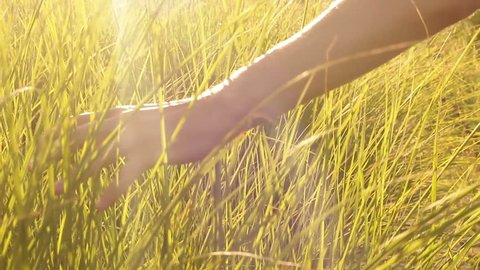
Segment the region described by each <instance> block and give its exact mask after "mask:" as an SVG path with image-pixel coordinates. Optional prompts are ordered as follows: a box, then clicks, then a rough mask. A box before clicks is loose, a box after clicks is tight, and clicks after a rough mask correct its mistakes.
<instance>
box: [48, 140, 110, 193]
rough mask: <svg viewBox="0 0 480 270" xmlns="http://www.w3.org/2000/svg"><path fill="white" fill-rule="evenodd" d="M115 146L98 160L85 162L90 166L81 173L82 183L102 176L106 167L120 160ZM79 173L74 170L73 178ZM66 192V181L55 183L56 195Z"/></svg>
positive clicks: (106, 150) (100, 155)
mask: <svg viewBox="0 0 480 270" xmlns="http://www.w3.org/2000/svg"><path fill="white" fill-rule="evenodd" d="M114 145H115V144H110V145H109V146H108V148H106V149H105V152H103V153H100V154H99V157H97V158H96V159H93V160H92V159H90V158H87V159H85V161H84V164H88V165H89V166H88V167H87V168H86V169H85V171H84V172H80V173H81V175H80V181H82V182H83V181H85V180H87V179H88V178H90V177H92V178H96V177H98V176H99V175H100V172H101V171H102V169H103V168H105V167H106V166H109V165H112V164H113V163H115V161H116V160H117V159H118V156H117V153H116V149H115V147H114ZM78 173H79V170H74V172H73V174H72V175H73V176H74V177H76V176H77V175H78ZM64 192H65V187H64V181H63V180H59V181H57V182H55V195H61V194H63V193H64Z"/></svg>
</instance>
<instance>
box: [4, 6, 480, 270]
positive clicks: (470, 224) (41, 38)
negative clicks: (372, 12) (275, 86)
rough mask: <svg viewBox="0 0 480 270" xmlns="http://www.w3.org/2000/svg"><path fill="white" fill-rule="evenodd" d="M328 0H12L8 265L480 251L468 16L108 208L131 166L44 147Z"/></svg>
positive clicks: (479, 96)
mask: <svg viewBox="0 0 480 270" xmlns="http://www.w3.org/2000/svg"><path fill="white" fill-rule="evenodd" d="M117 2H119V1H117ZM140 2H141V4H140ZM114 3H115V1H114ZM328 4H329V3H328V1H325V2H322V1H308V0H307V1H283V0H275V1H247V0H244V1H241V0H237V1H220V0H218V1H214V0H208V1H207V0H205V1H187V0H184V1H173V0H172V1H163V2H162V1H147V0H146V1H132V3H131V4H130V5H129V6H128V7H126V8H125V7H124V8H122V7H119V6H116V7H114V6H113V5H112V3H111V1H105V0H101V1H96V0H81V1H80V0H72V1H58V0H18V1H6V0H2V1H1V2H0V16H1V18H2V19H1V20H0V93H1V94H0V95H1V97H2V99H1V101H0V114H1V117H0V151H1V152H0V164H1V170H0V179H1V180H0V194H1V196H0V218H1V222H0V239H1V240H0V268H1V269H50V268H53V269H71V268H73V269H117V268H126V269H131V268H133V269H136V268H142V269H260V268H267V267H268V268H276V269H289V268H304V269H391V268H400V269H403V268H412V269H413V268H415V269H458V268H460V269H475V268H479V267H480V244H479V243H480V225H479V224H480V189H479V182H478V181H479V177H480V145H479V143H480V136H479V134H480V133H479V132H478V131H479V127H480V126H479V123H480V107H479V104H480V91H479V90H480V61H479V60H478V59H479V50H478V48H476V46H477V45H478V42H476V41H475V40H476V39H475V37H476V36H478V34H479V33H478V26H477V27H474V26H473V25H472V24H469V23H468V22H463V23H460V24H457V25H456V26H454V27H452V28H449V29H447V30H446V31H444V32H442V33H441V34H439V35H437V36H435V37H434V38H433V39H431V40H429V41H426V42H423V43H422V44H419V45H417V46H416V47H414V48H412V49H411V50H409V51H408V52H406V53H404V54H403V55H402V56H401V57H399V58H397V59H395V60H394V61H392V62H390V63H389V64H387V65H385V66H383V67H382V68H380V69H378V70H376V71H375V72H372V73H370V74H368V75H367V76H364V77H362V78H360V79H358V80H356V81H355V82H353V83H350V84H348V85H346V86H344V87H342V88H340V89H337V90H335V91H332V92H330V93H329V94H328V95H326V96H324V97H321V98H318V99H317V100H314V101H312V102H310V103H308V104H306V105H304V106H302V107H301V108H298V109H296V110H294V111H291V112H290V113H288V114H287V115H285V116H284V117H282V118H281V119H279V120H278V121H276V122H275V123H272V124H270V125H268V126H266V127H264V128H258V129H255V130H252V131H250V132H249V133H248V134H246V135H245V136H243V137H240V138H237V139H236V140H235V141H233V142H232V143H230V144H229V145H228V146H227V147H226V148H225V149H223V150H222V151H220V152H219V153H217V154H215V155H214V156H213V157H212V158H210V159H207V160H204V161H203V162H201V163H199V164H190V165H183V166H161V165H159V166H156V167H155V168H153V169H152V170H150V171H148V172H147V173H146V174H145V175H144V179H143V180H142V181H138V182H137V183H136V184H135V185H134V187H133V188H132V189H131V193H129V195H128V196H126V197H124V198H123V199H122V200H121V201H120V202H119V203H117V204H116V206H115V207H113V208H111V209H109V210H107V211H105V212H97V211H95V210H93V204H94V201H95V198H97V196H98V195H99V194H100V192H101V191H102V187H104V186H105V185H106V184H107V183H108V182H109V181H110V179H112V178H115V177H116V176H117V171H118V170H117V169H118V166H121V164H117V165H116V166H113V167H111V168H107V169H106V170H104V171H103V173H102V175H101V177H100V179H90V180H88V181H87V182H86V183H80V182H79V181H78V178H79V176H78V175H76V174H74V173H72V171H73V168H84V167H85V166H88V164H82V157H84V156H85V155H86V153H85V152H86V151H88V149H85V150H84V151H83V152H82V153H79V154H78V155H76V156H75V155H72V153H68V149H67V148H65V149H64V150H63V155H64V159H63V160H62V161H61V162H58V163H57V162H52V161H51V159H50V158H49V156H48V153H49V149H50V148H51V147H52V143H53V141H54V138H55V137H56V136H57V134H58V133H59V132H60V133H61V134H63V135H62V143H63V145H66V141H68V131H69V130H70V129H71V123H70V122H71V121H69V119H70V116H71V115H77V114H79V113H81V112H84V111H103V110H106V109H107V108H109V107H111V106H112V105H119V104H137V103H140V102H162V101H165V100H173V99H178V98H184V97H187V96H191V95H193V94H195V93H200V92H202V91H204V90H205V89H207V88H208V87H210V86H212V85H214V84H216V83H218V82H220V81H222V80H223V79H225V78H226V77H228V75H229V74H230V73H231V72H232V71H234V70H235V69H236V68H239V67H241V66H242V65H245V64H247V63H249V62H250V61H252V60H253V59H254V58H255V57H256V56H259V55H260V54H262V53H263V52H265V51H266V50H267V49H268V48H270V47H271V46H273V45H274V44H276V43H277V42H279V41H281V40H283V39H285V38H286V37H288V36H289V35H291V34H293V33H295V32H296V31H298V30H299V29H301V27H302V26H303V25H304V24H305V23H306V22H308V21H309V20H311V19H312V18H313V17H314V16H316V15H318V14H319V13H320V12H321V11H322V10H324V9H325V7H326V6H327V5H328ZM192 143H195V142H192ZM32 160H33V161H34V162H33V168H31V169H29V163H30V162H31V161H32ZM60 178H62V179H64V180H65V182H66V194H65V195H64V196H62V197H57V196H55V195H54V182H55V181H56V180H57V179H60Z"/></svg>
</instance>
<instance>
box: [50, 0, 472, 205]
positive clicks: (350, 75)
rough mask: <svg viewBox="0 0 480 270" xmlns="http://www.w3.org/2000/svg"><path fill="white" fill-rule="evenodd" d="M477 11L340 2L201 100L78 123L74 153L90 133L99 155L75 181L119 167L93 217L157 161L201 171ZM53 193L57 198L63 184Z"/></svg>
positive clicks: (467, 1)
mask: <svg viewBox="0 0 480 270" xmlns="http://www.w3.org/2000/svg"><path fill="white" fill-rule="evenodd" d="M479 8H480V1H478V0H343V1H337V2H335V3H334V4H333V5H332V6H331V7H330V8H329V9H328V10H327V11H325V12H324V13H322V14H321V15H320V16H318V17H317V18H316V19H315V20H314V21H312V22H311V23H310V24H309V25H307V26H306V27H305V28H304V29H302V30H301V31H300V32H298V33H297V34H295V35H294V36H292V37H291V38H289V39H288V40H285V41H284V42H282V43H280V44H278V45H277V46H275V47H274V48H272V49H271V50H269V51H268V52H267V53H265V54H264V55H262V56H260V57H259V58H257V59H256V60H255V61H254V62H253V63H252V64H250V65H249V66H247V67H244V68H241V69H239V70H238V71H236V72H234V73H233V74H232V75H231V77H230V78H229V79H228V80H226V81H225V82H223V83H221V84H219V85H216V86H214V87H213V88H211V89H210V90H209V91H207V92H205V93H204V94H202V95H201V96H200V97H197V98H192V99H191V100H182V101H178V102H175V104H172V103H170V104H166V105H163V106H159V105H150V106H144V107H142V108H140V110H136V109H133V108H132V107H117V108H113V109H112V110H111V111H110V112H108V113H107V115H106V117H105V119H104V120H103V121H94V120H92V117H91V115H90V114H84V115H81V116H80V117H79V118H78V122H77V128H76V130H75V131H74V134H73V136H72V138H73V140H72V148H73V150H77V149H78V148H80V147H82V146H83V145H84V143H85V142H86V141H87V138H89V137H91V135H90V136H89V134H90V131H91V130H92V129H97V132H95V136H94V140H95V142H96V144H97V145H98V146H99V148H98V149H99V154H98V157H96V158H92V160H91V161H90V162H91V163H90V166H89V168H88V171H87V174H86V175H83V177H82V178H84V179H86V178H88V177H92V176H93V177H95V176H96V175H97V174H98V173H99V172H100V170H101V168H103V167H105V166H107V165H109V164H112V163H114V162H116V161H117V160H118V158H119V157H124V158H125V165H124V166H123V167H122V168H121V170H120V176H119V181H118V182H117V181H112V183H111V184H110V185H109V186H108V187H107V188H106V190H105V191H104V193H103V195H102V196H101V197H100V198H99V199H98V201H97V202H96V207H97V208H98V209H101V210H103V209H106V208H108V207H109V206H111V205H112V204H114V202H115V201H116V200H117V199H118V198H119V197H120V196H121V195H122V194H125V193H126V192H127V191H128V187H129V186H130V185H131V184H132V183H133V182H134V181H135V180H136V179H137V178H139V177H140V176H141V175H142V173H143V172H145V171H146V170H148V169H149V168H151V167H153V166H154V165H155V164H156V163H157V162H159V160H160V162H164V163H168V164H182V163H189V162H195V161H199V160H201V159H202V158H204V157H205V156H207V155H208V154H209V153H210V152H211V151H212V149H214V148H216V147H218V146H221V145H222V144H224V143H225V142H228V141H229V140H231V139H233V138H234V137H235V135H237V134H239V133H240V132H242V131H245V130H248V129H250V128H253V127H255V126H257V125H261V124H264V123H266V122H269V121H270V120H272V119H275V118H277V117H279V116H280V115H281V114H283V113H285V112H287V111H289V110H291V109H292V108H294V107H295V106H297V105H298V104H300V103H303V102H306V101H308V100H311V99H313V98H315V97H317V96H320V95H322V94H324V93H325V92H327V91H329V90H331V89H334V88H336V87H339V86H341V85H343V84H345V83H348V82H350V81H352V80H354V79H356V78H357V77H359V76H361V75H362V74H365V73H367V72H369V71H371V70H372V69H374V68H376V67H378V66H380V65H382V64H384V63H385V62H387V61H389V60H390V59H392V58H393V57H395V56H397V55H398V54H400V53H401V52H403V51H404V50H406V49H408V48H409V47H410V46H412V45H413V44H415V43H417V42H419V41H421V40H424V39H425V38H428V37H431V36H432V35H434V34H436V33H437V32H439V31H441V30H442V29H444V28H445V27H448V26H449V25H451V24H454V23H456V22H458V21H460V20H462V19H464V18H466V17H468V16H469V15H471V14H472V13H474V12H475V11H476V10H478V9H479ZM179 123H180V126H181V128H180V129H177V131H175V130H176V127H177V126H179ZM119 125H120V128H118V127H119ZM115 130H120V131H119V132H118V133H119V134H118V136H116V138H115V139H114V140H109V141H108V143H106V141H105V140H106V138H107V137H108V135H109V134H111V133H112V132H113V131H115ZM102 145H103V146H102ZM100 146H102V147H100ZM163 153H166V155H162V154H163ZM56 192H57V193H58V194H60V193H62V192H63V184H62V183H61V182H59V183H57V185H56Z"/></svg>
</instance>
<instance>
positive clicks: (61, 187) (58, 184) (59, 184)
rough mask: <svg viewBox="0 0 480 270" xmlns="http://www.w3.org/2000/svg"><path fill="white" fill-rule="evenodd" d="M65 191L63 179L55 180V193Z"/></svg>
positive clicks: (60, 193)
mask: <svg viewBox="0 0 480 270" xmlns="http://www.w3.org/2000/svg"><path fill="white" fill-rule="evenodd" d="M64 192H65V187H64V185H63V181H57V182H55V195H62V194H63V193H64Z"/></svg>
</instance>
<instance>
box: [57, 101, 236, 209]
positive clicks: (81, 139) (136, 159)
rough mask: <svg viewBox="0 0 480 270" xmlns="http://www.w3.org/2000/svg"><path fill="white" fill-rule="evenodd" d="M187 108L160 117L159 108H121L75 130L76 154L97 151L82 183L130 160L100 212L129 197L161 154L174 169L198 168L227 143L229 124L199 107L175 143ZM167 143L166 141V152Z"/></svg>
mask: <svg viewBox="0 0 480 270" xmlns="http://www.w3.org/2000/svg"><path fill="white" fill-rule="evenodd" d="M186 108H187V104H181V105H176V106H167V107H164V108H163V110H162V112H161V110H160V108H159V107H158V106H153V107H144V108H142V109H140V110H138V111H134V110H132V109H130V108H126V107H118V108H114V109H112V110H110V111H109V112H107V114H106V115H105V117H104V119H102V120H101V121H99V120H98V119H96V120H95V119H93V121H91V119H92V117H91V116H92V115H91V114H84V115H81V116H80V117H79V118H78V120H77V127H76V130H75V131H74V132H73V134H72V136H71V144H70V145H71V147H72V152H75V151H76V150H78V149H80V148H81V147H83V146H84V145H85V144H87V145H94V146H95V147H94V149H95V150H97V151H91V152H93V153H91V154H90V156H87V159H86V160H87V161H86V162H87V163H88V164H87V165H88V166H87V169H86V170H85V173H83V174H82V176H81V180H85V179H88V178H89V177H93V178H95V177H97V176H98V174H99V173H100V172H101V170H102V168H104V167H105V166H108V165H111V164H113V163H115V162H116V161H117V160H118V159H119V158H120V157H123V158H124V159H125V160H124V161H125V165H123V167H122V168H121V169H120V172H119V173H120V175H119V181H118V183H117V181H112V182H111V183H110V184H109V186H108V187H107V188H106V190H105V191H104V192H103V194H102V195H101V197H100V198H99V199H98V200H97V202H96V207H97V208H98V209H101V210H103V209H106V208H108V207H109V206H110V205H112V204H113V203H114V202H115V201H116V200H117V199H118V198H119V197H120V196H121V195H122V194H125V193H126V192H127V190H128V187H129V186H130V185H131V184H132V183H133V182H134V181H135V180H136V179H137V178H138V177H140V176H141V175H142V174H143V173H144V172H145V171H146V170H148V169H149V168H151V167H153V166H154V165H155V164H156V163H157V162H158V161H159V158H161V156H162V154H165V153H166V159H165V161H168V163H169V164H181V163H187V162H193V161H198V160H200V159H202V158H203V157H204V156H206V155H207V154H208V153H209V152H210V151H211V150H212V149H213V148H215V146H217V145H218V144H220V143H221V142H222V139H223V138H224V136H225V135H226V132H225V128H222V126H225V123H227V122H225V121H224V122H223V124H222V121H218V119H217V120H215V119H214V118H215V117H212V112H211V111H210V110H209V109H203V107H202V106H194V108H196V110H195V111H194V112H193V111H192V112H190V113H189V116H186V117H185V119H186V122H184V124H183V126H182V127H181V128H180V132H179V133H178V136H176V138H174V140H173V141H172V140H171V139H172V138H171V136H172V133H173V131H174V130H175V128H176V127H177V125H178V123H179V122H180V120H181V119H182V118H183V117H184V116H185V112H186V111H187V110H186ZM162 121H164V123H165V125H164V129H163V128H162V125H161V123H162ZM115 132H117V134H115ZM162 138H166V142H167V149H165V145H163V143H162ZM95 152H97V153H96V154H95ZM167 158H168V159H167ZM55 191H56V193H57V194H62V193H63V191H64V188H63V182H61V181H60V182H57V183H56V185H55Z"/></svg>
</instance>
